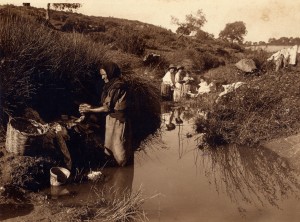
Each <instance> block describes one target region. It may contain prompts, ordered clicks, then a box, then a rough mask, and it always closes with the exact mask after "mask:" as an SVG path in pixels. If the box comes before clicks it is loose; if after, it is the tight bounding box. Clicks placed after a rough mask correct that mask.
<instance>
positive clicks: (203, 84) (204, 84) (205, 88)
mask: <svg viewBox="0 0 300 222" xmlns="http://www.w3.org/2000/svg"><path fill="white" fill-rule="evenodd" d="M209 92H210V87H209V85H208V84H207V82H205V81H204V82H201V83H199V88H198V94H204V93H209Z"/></svg>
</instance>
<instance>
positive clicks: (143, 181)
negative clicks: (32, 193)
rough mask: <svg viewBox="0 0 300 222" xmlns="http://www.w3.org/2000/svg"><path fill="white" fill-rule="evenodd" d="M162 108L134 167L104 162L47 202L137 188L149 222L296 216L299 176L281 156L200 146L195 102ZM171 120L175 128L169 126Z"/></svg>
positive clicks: (73, 201) (299, 213)
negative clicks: (91, 179)
mask: <svg viewBox="0 0 300 222" xmlns="http://www.w3.org/2000/svg"><path fill="white" fill-rule="evenodd" d="M162 113H163V114H162V120H163V121H162V126H161V129H160V130H159V131H158V132H157V134H156V135H153V136H151V137H149V138H148V139H147V140H146V141H144V142H143V144H142V145H141V151H138V152H136V153H135V160H134V162H135V163H134V165H133V166H128V167H125V168H105V169H104V170H103V173H104V175H106V177H105V181H104V182H103V183H99V184H98V185H95V184H93V183H83V184H71V185H67V186H62V187H58V188H55V187H52V188H51V189H49V190H47V191H46V192H49V193H50V194H51V195H52V199H51V201H52V202H55V201H57V202H59V203H60V204H61V203H62V204H63V205H64V206H68V205H70V206H74V205H81V204H86V203H87V202H93V201H94V200H95V199H96V198H98V197H97V195H95V192H94V190H95V188H96V189H99V190H101V189H102V188H103V187H105V186H106V187H110V188H111V187H113V188H114V189H115V190H116V192H120V193H124V190H126V192H129V193H135V192H137V191H139V190H141V191H142V194H143V197H145V198H146V200H145V203H144V204H143V206H142V208H143V210H144V211H145V213H146V214H147V217H148V218H149V221H163V222H168V221H170V222H171V221H184V222H198V221H222V222H224V221H228V222H229V221H230V222H234V221H256V222H257V221H258V222H260V221H266V222H267V221H272V222H277V221H278V222H282V221H291V222H293V221H299V220H300V201H299V197H300V192H299V191H300V180H299V175H298V172H297V170H294V169H293V167H292V166H291V165H290V162H289V160H288V159H286V158H283V157H281V156H280V155H279V154H277V153H275V152H273V151H272V150H271V149H267V148H263V147H258V148H248V147H239V146H235V145H229V146H224V147H218V148H214V149H213V148H202V149H200V148H198V142H199V139H200V135H199V134H196V133H195V130H194V118H195V116H196V115H197V113H198V111H197V109H196V108H189V107H169V106H164V107H163V110H162ZM179 117H180V119H176V118H179ZM180 120H182V122H181V121H180ZM171 122H172V123H173V124H174V126H175V128H174V127H173V128H169V129H168V128H167V127H166V124H169V123H171ZM64 194H73V195H64Z"/></svg>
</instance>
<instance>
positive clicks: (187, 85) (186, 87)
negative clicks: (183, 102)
mask: <svg viewBox="0 0 300 222" xmlns="http://www.w3.org/2000/svg"><path fill="white" fill-rule="evenodd" d="M182 80H183V85H182V94H181V96H182V97H185V96H186V95H187V93H188V92H190V91H191V84H192V82H194V78H193V77H191V76H190V73H189V72H186V73H185V77H183V79H182Z"/></svg>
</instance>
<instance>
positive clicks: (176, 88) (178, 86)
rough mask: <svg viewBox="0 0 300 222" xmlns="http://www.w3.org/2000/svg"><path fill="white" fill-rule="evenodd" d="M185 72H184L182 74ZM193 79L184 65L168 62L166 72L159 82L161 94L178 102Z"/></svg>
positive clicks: (189, 87)
mask: <svg viewBox="0 0 300 222" xmlns="http://www.w3.org/2000/svg"><path fill="white" fill-rule="evenodd" d="M184 73H185V74H184ZM193 81H194V79H193V77H191V76H190V73H189V72H188V71H186V72H185V70H184V66H182V65H178V66H175V65H174V64H170V65H169V68H168V71H167V73H166V74H165V75H164V77H163V79H162V84H161V96H162V97H163V98H165V99H168V100H171V99H172V98H173V101H174V102H178V101H179V100H180V99H181V98H182V97H185V96H186V95H187V93H188V92H189V91H190V90H191V84H192V83H193Z"/></svg>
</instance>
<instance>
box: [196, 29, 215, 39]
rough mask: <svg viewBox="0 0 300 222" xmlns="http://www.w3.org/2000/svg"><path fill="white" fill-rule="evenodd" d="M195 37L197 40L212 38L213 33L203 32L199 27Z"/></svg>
mask: <svg viewBox="0 0 300 222" xmlns="http://www.w3.org/2000/svg"><path fill="white" fill-rule="evenodd" d="M195 37H196V38H197V39H199V40H209V39H214V35H213V34H210V33H208V32H205V31H203V30H201V29H199V30H198V31H197V32H196V35H195Z"/></svg>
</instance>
